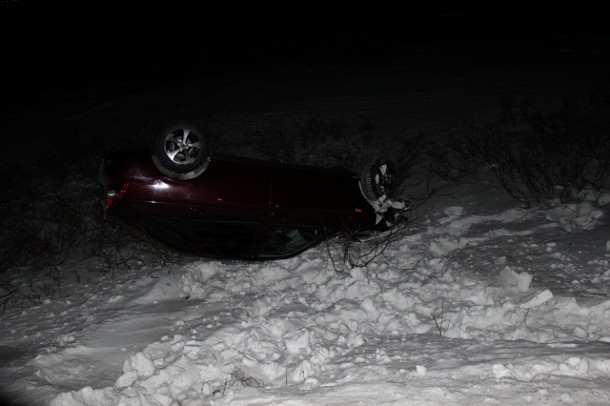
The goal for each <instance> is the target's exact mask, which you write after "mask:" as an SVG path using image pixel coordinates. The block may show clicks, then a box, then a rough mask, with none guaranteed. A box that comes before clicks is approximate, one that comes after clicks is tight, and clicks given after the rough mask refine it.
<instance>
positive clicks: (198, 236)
mask: <svg viewBox="0 0 610 406" xmlns="http://www.w3.org/2000/svg"><path fill="white" fill-rule="evenodd" d="M258 226H259V225H258V223H243V222H234V221H205V220H203V221H195V222H193V239H194V244H195V246H196V247H197V249H198V250H200V251H201V252H203V253H205V254H207V255H211V256H215V257H232V258H248V257H250V254H251V251H250V249H251V247H252V243H253V241H254V238H255V236H256V232H257V230H258Z"/></svg>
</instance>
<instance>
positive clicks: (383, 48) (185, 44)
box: [0, 0, 610, 123]
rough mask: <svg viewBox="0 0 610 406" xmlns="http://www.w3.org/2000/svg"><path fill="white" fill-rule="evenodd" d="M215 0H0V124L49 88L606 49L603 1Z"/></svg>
mask: <svg viewBox="0 0 610 406" xmlns="http://www.w3.org/2000/svg"><path fill="white" fill-rule="evenodd" d="M127 3H129V4H127ZM220 3H221V4H214V3H213V2H208V1H206V2H183V1H166V0H161V1H158V2H135V4H134V3H133V2H126V1H97V0H92V1H78V2H77V1H62V0H59V1H53V0H49V1H45V2H39V1H31V0H12V1H11V0H0V30H1V32H0V34H1V35H0V49H1V52H0V58H1V60H2V63H1V65H0V86H1V89H2V96H1V97H0V120H1V121H4V122H5V123H6V122H9V121H11V120H13V119H15V120H21V121H23V117H24V112H25V111H26V110H27V109H28V108H31V106H32V104H33V103H35V102H36V100H37V99H40V98H43V97H46V98H47V99H52V98H49V97H48V95H49V94H58V93H61V92H66V91H68V90H69V91H71V92H72V93H71V95H70V96H69V97H71V98H72V99H74V103H72V104H78V102H79V100H80V99H82V101H83V104H87V101H88V100H91V99H95V100H97V101H96V102H97V103H101V102H100V101H99V100H101V99H103V100H108V99H112V98H118V97H121V96H122V95H124V94H126V93H131V94H133V93H137V92H140V91H143V90H147V91H150V90H151V89H154V88H155V87H159V88H161V87H163V86H165V87H172V86H179V85H180V84H184V83H189V81H192V80H193V79H201V78H202V77H204V76H206V75H212V74H217V73H219V72H246V71H253V70H259V71H260V70H263V71H264V70H265V69H274V70H275V71H277V70H278V69H279V70H281V69H282V67H284V66H285V67H290V68H291V69H294V68H297V69H303V70H306V71H307V70H309V71H312V70H318V71H323V70H324V68H325V67H327V66H331V65H332V66H343V67H347V68H349V69H370V68H375V69H415V68H417V69H420V70H425V69H454V68H456V67H459V68H461V69H468V68H469V67H473V69H479V68H480V67H481V66H486V65H489V66H493V65H507V64H519V63H521V62H522V61H526V60H527V61H531V60H536V59H540V60H547V63H548V60H549V59H550V58H559V59H561V58H564V57H568V58H572V59H575V58H576V59H578V58H581V57H582V58H583V62H582V63H583V64H587V63H588V60H600V59H608V54H609V52H608V49H609V48H610V36H609V32H610V29H609V28H608V27H609V26H610V24H608V23H607V21H606V20H607V18H606V15H607V14H605V13H604V12H603V8H602V4H603V1H601V0H599V1H571V2H565V1H555V0H544V1H525V0H523V1H522V0H516V1H506V2H491V1H452V2H445V1H438V0H432V1H421V2H398V1H373V0H349V1H348V0H337V1H323V0H311V1H284V2H268V1H267V2H266V1H250V2H248V1H246V2H243V1H223V2H220ZM94 93H96V94H102V96H100V97H98V98H95V97H94V96H93V94H94ZM80 95H82V96H83V97H82V98H81V97H80ZM92 103H93V102H92ZM50 107H53V106H50ZM84 107H87V108H89V107H90V106H89V105H87V106H84ZM36 108H37V109H39V110H40V108H41V107H40V106H37V107H36ZM70 108H71V109H72V112H71V113H70V114H74V109H75V108H76V107H74V106H71V107H70ZM49 111H50V110H49ZM53 114H56V113H53ZM57 114H60V113H59V112H58V113H57ZM45 120H46V118H45Z"/></svg>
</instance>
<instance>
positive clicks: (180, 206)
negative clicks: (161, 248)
mask: <svg viewBox="0 0 610 406" xmlns="http://www.w3.org/2000/svg"><path fill="white" fill-rule="evenodd" d="M99 179H100V183H102V185H104V193H105V196H106V199H103V201H104V205H105V213H106V218H107V219H108V220H109V221H113V222H116V223H119V224H121V225H127V226H129V227H132V228H133V227H135V228H136V229H138V230H141V231H144V232H146V233H147V234H148V235H150V236H152V237H153V238H156V239H158V240H160V241H162V242H163V243H165V244H166V245H168V246H170V247H172V248H175V249H178V250H181V251H185V252H189V253H193V254H197V255H201V256H208V257H222V258H242V259H270V258H282V257H289V256H292V255H296V254H298V253H299V252H302V251H303V250H305V249H307V248H309V247H311V246H313V245H315V244H317V243H319V242H320V241H322V240H324V239H326V238H328V237H329V236H330V235H333V234H334V233H336V232H337V231H339V230H341V229H343V228H349V229H352V230H372V229H375V228H376V221H375V220H376V217H375V213H374V211H373V209H372V207H371V206H370V205H369V204H368V203H367V201H366V200H365V199H364V197H363V196H362V194H361V193H360V190H359V187H358V180H357V178H356V177H355V176H354V175H353V174H352V173H350V172H347V171H341V170H332V169H320V168H314V167H305V166H298V165H285V164H278V163H272V162H267V161H262V160H254V159H247V158H239V157H215V158H212V159H210V160H209V162H208V166H207V168H206V169H205V171H203V173H201V174H200V175H199V176H197V177H195V178H194V179H190V180H176V179H171V178H170V177H168V176H166V175H164V174H163V173H162V172H161V171H160V170H159V169H157V167H156V166H155V164H154V162H153V159H152V157H151V153H150V151H148V150H144V149H142V150H139V149H138V150H122V151H118V152H114V153H111V154H108V155H107V156H106V157H105V158H104V160H103V162H102V165H101V168H100V175H99ZM108 196H112V197H113V198H111V199H109V198H108Z"/></svg>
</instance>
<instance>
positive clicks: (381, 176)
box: [360, 159, 395, 202]
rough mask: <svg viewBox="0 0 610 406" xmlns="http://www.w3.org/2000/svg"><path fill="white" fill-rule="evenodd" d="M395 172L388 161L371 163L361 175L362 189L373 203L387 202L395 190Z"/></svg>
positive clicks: (382, 160) (378, 160)
mask: <svg viewBox="0 0 610 406" xmlns="http://www.w3.org/2000/svg"><path fill="white" fill-rule="evenodd" d="M394 176H395V170H394V165H393V164H392V162H390V161H388V160H386V159H375V160H373V161H370V162H369V163H368V164H367V165H365V167H364V168H363V169H362V172H361V173H360V189H361V190H362V194H363V195H364V197H365V198H366V199H367V200H369V201H371V202H378V201H384V200H387V199H388V198H389V197H390V195H391V193H392V191H393V189H394Z"/></svg>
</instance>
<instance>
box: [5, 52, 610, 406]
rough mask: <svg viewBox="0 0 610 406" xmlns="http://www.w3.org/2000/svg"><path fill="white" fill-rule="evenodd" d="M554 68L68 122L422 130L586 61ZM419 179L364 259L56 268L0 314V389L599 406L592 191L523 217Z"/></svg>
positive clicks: (394, 80) (334, 245) (364, 75)
mask: <svg viewBox="0 0 610 406" xmlns="http://www.w3.org/2000/svg"><path fill="white" fill-rule="evenodd" d="M553 64H554V62H552V61H551V62H548V63H546V64H535V65H532V66H534V68H532V69H529V68H528V69H525V68H523V65H520V66H517V65H515V66H512V65H506V66H504V67H498V66H495V67H488V68H486V69H483V70H467V69H462V70H459V69H457V70H450V69H449V70H447V71H444V70H442V69H441V70H439V71H436V72H433V73H430V72H426V71H425V70H409V69H411V68H410V67H409V68H408V69H404V70H386V71H383V72H382V74H381V75H380V74H379V72H358V73H356V74H354V73H351V74H349V75H348V74H345V73H344V72H335V73H333V74H331V75H328V76H326V79H325V81H323V82H320V81H318V80H317V77H318V74H317V73H315V72H314V73H311V72H309V73H305V74H303V73H301V76H298V80H295V81H291V79H294V77H288V76H287V77H275V76H273V75H271V74H270V75H269V77H268V78H267V79H266V80H261V79H260V78H257V79H256V80H254V79H252V80H249V78H247V77H246V78H241V79H240V80H237V81H232V82H231V81H229V80H228V79H227V82H226V83H224V82H223V83H221V84H219V85H218V87H219V89H217V93H215V94H213V95H206V96H205V97H207V99H205V100H199V99H200V98H204V96H203V95H204V93H203V91H202V90H201V88H196V87H194V90H192V91H191V92H190V93H189V92H188V91H186V90H188V86H184V87H181V88H179V91H174V92H173V93H172V95H173V98H171V99H170V101H169V102H168V99H165V100H161V98H159V100H157V101H156V103H155V102H151V101H150V100H148V99H147V98H146V97H145V96H141V95H139V96H135V97H134V98H132V99H131V100H127V99H126V101H123V102H120V101H113V102H111V103H108V104H101V105H99V106H98V107H95V108H93V109H92V110H90V111H87V112H85V113H82V114H81V115H71V116H70V117H69V118H70V120H72V122H73V123H74V126H75V127H79V126H80V128H84V127H85V126H87V125H91V126H93V125H100V123H101V122H104V121H109V120H111V118H112V117H114V116H113V114H118V115H119V116H120V115H121V114H122V115H123V116H121V117H122V119H124V115H127V114H133V112H134V111H137V109H138V107H137V106H138V103H141V105H142V106H145V107H142V106H141V107H140V108H141V109H142V110H141V111H142V112H145V113H146V115H154V114H155V113H157V112H159V111H161V110H162V109H163V108H164V107H165V108H167V106H172V107H171V108H173V109H174V110H176V111H182V110H181V109H182V107H183V106H188V111H190V112H192V111H194V110H197V109H199V110H200V112H203V111H205V109H207V108H208V107H210V108H211V109H212V111H214V114H216V117H217V118H216V124H217V125H220V124H222V123H229V124H226V125H227V128H228V133H229V135H230V134H231V131H230V130H231V125H232V126H241V125H244V123H246V122H247V123H248V124H252V123H256V122H261V123H262V122H265V121H268V120H270V119H277V118H282V117H283V116H284V115H290V114H293V113H294V114H303V113H307V114H331V115H332V114H335V115H339V116H341V117H343V118H346V119H348V120H349V117H352V116H353V117H359V116H362V115H370V116H372V117H374V118H375V119H376V120H379V122H381V123H383V125H384V129H385V130H386V131H387V132H392V131H401V130H403V129H407V130H409V131H410V130H413V131H417V130H418V129H423V130H426V131H427V132H428V133H429V134H431V135H435V134H436V133H435V131H436V130H439V131H440V129H441V128H443V129H446V128H448V127H450V125H451V121H452V120H455V119H457V117H460V116H462V115H469V114H471V113H480V114H482V115H484V114H486V113H489V112H490V111H491V110H493V109H495V107H496V106H497V101H498V99H500V98H501V96H503V95H504V94H505V93H508V92H515V93H517V94H520V95H524V96H527V97H533V98H538V101H543V102H545V101H547V100H549V99H550V100H555V101H557V100H559V97H558V95H559V94H561V93H562V92H563V91H567V92H568V93H571V91H573V90H574V88H578V91H581V92H582V93H584V92H586V91H587V90H588V88H586V86H584V85H583V84H582V83H581V81H582V82H584V78H585V77H587V74H588V70H587V69H588V68H587V67H584V68H583V67H582V66H581V65H579V64H575V65H574V66H577V67H573V66H572V65H570V64H566V65H565V66H564V68H563V69H562V70H560V69H557V70H556V71H555V70H554V68H553V67H552V66H553ZM583 65H586V64H583ZM587 66H588V65H587ZM232 79H235V78H234V77H233V78H232ZM314 79H315V81H314ZM229 82H230V83H229ZM314 83H315V84H314ZM151 93H154V92H151ZM51 102H53V100H51V101H50V102H49V103H51ZM197 103H198V104H197ZM206 103H207V104H206ZM231 103H236V104H237V106H233V105H231ZM109 106H110V107H109ZM214 106H215V107H214ZM244 106H246V107H244ZM109 108H110V109H109ZM214 109H215V110H214ZM186 110H187V109H186V108H185V109H184V111H186ZM56 111H58V112H59V111H60V108H59V107H56ZM229 111H239V112H240V114H239V115H227V114H228V113H227V112H229ZM45 114H50V113H48V112H46V113H45ZM95 114H97V116H95ZM218 117H220V118H218ZM36 119H38V120H40V121H45V120H47V118H46V116H45V115H43V114H42V113H41V114H40V115H38V116H36V115H32V120H33V121H36ZM65 120H67V119H65ZM96 120H97V121H96ZM51 121H52V120H51ZM212 123H215V121H214V117H212ZM219 123H220V124H219ZM63 124H65V123H62V125H63ZM24 125H27V123H24ZM15 128H16V127H12V129H11V131H12V132H13V133H14V131H16V130H15ZM16 142H17V141H16ZM19 142H24V141H23V140H21V141H19ZM72 182H73V183H72V184H71V185H68V186H69V187H71V188H75V189H76V190H79V188H80V190H83V191H85V190H89V189H90V187H91V183H92V182H94V180H91V179H82V178H78V177H77V178H72ZM431 187H432V189H433V190H434V194H433V195H432V197H431V198H430V199H428V200H427V201H425V202H424V203H423V204H421V205H420V206H418V207H417V209H415V210H413V211H412V212H410V218H409V221H408V222H406V223H405V224H401V225H400V226H399V227H397V228H396V229H395V230H394V232H392V233H391V234H388V235H381V236H379V237H380V238H390V239H391V242H390V244H389V245H388V247H387V249H386V250H385V251H384V252H383V255H380V256H378V257H376V258H374V259H373V260H372V261H371V262H370V263H368V264H367V265H366V266H363V267H353V268H350V267H349V266H347V265H346V264H344V263H343V262H341V261H339V260H338V258H339V257H340V256H341V255H342V253H341V252H340V251H339V249H340V247H341V244H340V241H337V240H334V241H331V242H330V244H328V245H326V244H322V245H320V246H318V247H316V248H313V249H311V250H309V251H306V252H305V253H303V254H301V255H299V256H297V257H295V258H291V259H287V260H281V261H270V262H256V263H251V262H223V261H210V260H204V259H200V258H192V257H179V258H178V260H176V261H173V262H171V263H169V264H166V265H157V263H158V261H156V260H153V259H152V258H151V260H150V261H147V260H146V258H145V260H144V261H142V262H141V263H139V264H138V265H137V266H132V267H130V268H128V267H126V266H125V267H119V268H117V269H113V271H112V272H111V273H109V274H102V273H96V272H89V271H88V270H90V269H92V268H95V267H94V266H91V264H92V263H94V262H96V261H97V259H96V258H86V259H83V260H79V261H73V262H68V263H66V264H63V265H61V269H60V270H61V272H62V274H63V275H74V277H72V278H71V279H70V280H66V281H65V282H64V283H63V284H62V286H61V293H62V295H61V297H59V296H58V295H56V296H54V298H52V299H47V300H45V301H44V303H43V304H41V305H37V306H30V307H28V308H22V307H17V306H14V307H10V308H7V309H6V311H5V312H4V314H2V316H1V318H0V326H1V327H0V393H2V395H4V396H6V397H7V399H15V400H16V401H18V402H20V403H23V404H51V405H117V404H122V405H163V406H169V405H202V404H214V405H267V404H269V405H271V404H273V405H277V404H285V405H301V404H303V405H305V404H308V405H309V404H311V405H316V404H320V405H328V404H337V405H351V404H364V405H380V404H414V405H415V404H417V405H445V404H456V405H458V404H459V405H462V404H491V405H493V404H501V405H523V404H527V403H532V404H546V405H557V404H591V405H593V404H599V405H606V404H610V344H609V343H610V300H609V299H608V288H609V286H610V219H609V217H608V212H609V211H610V192H608V191H601V192H597V191H593V190H587V191H584V192H583V193H582V194H581V195H580V197H579V198H578V199H575V200H574V201H571V202H570V203H566V204H562V203H559V202H547V203H545V204H543V205H539V206H536V207H534V208H530V209H524V208H521V207H520V206H519V204H518V202H515V201H514V200H511V199H510V198H509V197H508V196H507V195H506V193H505V192H504V190H503V189H502V188H501V187H500V186H499V185H498V183H497V182H496V180H495V178H493V177H491V176H483V177H482V179H481V180H480V181H478V182H476V183H465V184H460V185H453V184H446V183H444V182H442V181H440V180H436V181H435V182H434V183H433V184H432V185H431ZM401 191H402V193H404V194H406V195H410V194H411V193H415V194H418V193H419V192H420V191H416V190H412V189H411V188H410V187H408V186H407V184H406V183H405V184H404V185H402V187H401ZM368 243H369V242H365V243H362V244H365V245H366V244H368ZM373 243H374V242H373ZM352 248H353V250H354V252H355V251H356V250H357V249H358V248H359V247H358V245H355V246H353V247H352ZM364 248H366V246H365V247H364ZM333 259H334V260H333ZM66 279H67V278H66Z"/></svg>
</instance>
